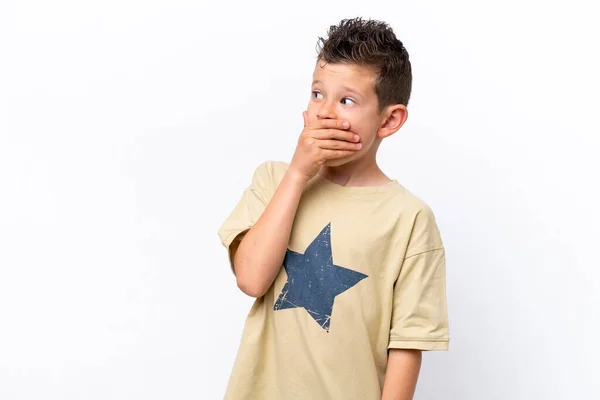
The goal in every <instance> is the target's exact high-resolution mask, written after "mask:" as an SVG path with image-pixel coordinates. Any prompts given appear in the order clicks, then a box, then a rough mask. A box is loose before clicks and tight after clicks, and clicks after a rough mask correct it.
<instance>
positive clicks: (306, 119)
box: [302, 111, 308, 127]
mask: <svg viewBox="0 0 600 400" xmlns="http://www.w3.org/2000/svg"><path fill="white" fill-rule="evenodd" d="M302 119H303V120H304V126H305V127H306V126H307V125H308V113H307V112H306V111H302Z"/></svg>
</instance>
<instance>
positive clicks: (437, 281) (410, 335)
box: [388, 206, 450, 350]
mask: <svg viewBox="0 0 600 400" xmlns="http://www.w3.org/2000/svg"><path fill="white" fill-rule="evenodd" d="M449 340H450V339H449V327H448V308H447V300H446V253H445V249H444V247H443V244H442V240H441V237H440V233H439V230H438V227H437V224H436V222H435V217H434V215H433V212H432V211H431V209H430V208H429V207H428V206H426V207H425V208H424V209H423V210H421V211H420V212H419V213H418V214H417V216H416V218H415V222H414V227H413V230H412V233H411V237H410V240H409V244H408V249H407V252H406V256H405V257H404V260H403V262H402V265H401V267H400V273H399V275H398V278H397V280H396V282H395V284H394V291H393V309H392V322H391V328H390V340H389V345H388V348H398V349H420V350H448V344H449Z"/></svg>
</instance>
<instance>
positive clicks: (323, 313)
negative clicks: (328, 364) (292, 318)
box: [274, 223, 367, 332]
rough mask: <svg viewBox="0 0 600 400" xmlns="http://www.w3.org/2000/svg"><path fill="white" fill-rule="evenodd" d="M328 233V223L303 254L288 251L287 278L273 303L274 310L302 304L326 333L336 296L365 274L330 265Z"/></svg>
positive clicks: (286, 257) (331, 259)
mask: <svg viewBox="0 0 600 400" xmlns="http://www.w3.org/2000/svg"><path fill="white" fill-rule="evenodd" d="M330 232H331V223H329V224H327V226H325V228H323V230H322V231H321V233H319V235H318V236H317V237H316V238H315V240H313V242H312V243H311V244H310V245H309V246H308V248H307V249H306V251H305V252H304V254H301V253H296V252H295V251H292V250H290V249H288V250H287V252H286V254H285V258H284V260H283V266H284V268H285V271H286V272H287V276H288V281H287V283H286V284H285V286H284V287H283V289H282V291H281V294H280V295H279V298H277V301H276V302H275V306H274V309H275V311H277V310H284V309H286V308H300V307H303V308H304V309H305V310H306V311H307V312H308V314H309V315H310V316H311V317H313V319H314V320H315V321H317V323H318V324H319V325H320V326H321V327H322V328H323V329H325V331H327V332H329V322H330V319H331V314H332V311H333V301H334V299H335V296H337V295H338V294H340V293H342V292H345V291H346V290H348V289H350V288H351V287H352V286H354V285H356V284H357V283H358V282H360V281H361V280H363V279H364V278H366V277H367V275H365V274H361V273H360V272H357V271H353V270H351V269H347V268H343V267H340V266H339V265H334V264H333V258H332V254H331V233H330Z"/></svg>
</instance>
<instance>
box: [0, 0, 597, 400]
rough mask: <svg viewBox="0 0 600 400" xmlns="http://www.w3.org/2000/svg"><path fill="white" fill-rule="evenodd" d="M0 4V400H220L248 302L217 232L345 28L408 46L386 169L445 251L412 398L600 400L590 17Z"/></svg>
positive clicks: (491, 6)
mask: <svg viewBox="0 0 600 400" xmlns="http://www.w3.org/2000/svg"><path fill="white" fill-rule="evenodd" d="M0 4H1V6H0V30H1V31H0V41H1V42H0V45H1V48H0V85H1V86H0V106H1V107H0V139H1V141H0V191H1V193H0V194H1V196H0V398H1V399H3V400H13V399H14V400H16V399H36V400H37V399H69V400H70V399H144V400H148V399H177V400H185V399H218V398H222V396H223V393H224V390H225V386H226V384H227V380H228V378H229V373H230V370H231V366H232V363H233V361H234V357H235V354H236V351H237V347H238V344H239V340H240V336H241V332H242V327H243V323H244V319H245V317H246V313H247V312H248V310H249V307H250V305H251V302H252V299H251V298H249V297H247V296H245V295H244V294H243V293H242V292H241V291H239V289H237V287H236V284H235V280H234V277H233V275H232V274H231V272H230V270H229V267H228V264H227V258H226V251H225V249H224V248H223V247H222V245H221V243H220V242H219V238H218V236H217V229H218V228H219V226H220V224H221V223H222V222H223V220H224V219H225V218H226V217H227V215H228V213H229V212H230V211H231V209H232V208H233V206H234V205H235V204H236V203H237V201H238V199H239V197H240V196H241V193H242V191H243V189H244V188H245V187H246V186H247V185H249V183H250V179H251V176H252V172H253V170H254V168H255V167H256V166H257V165H258V163H260V162H261V161H264V160H267V159H274V160H286V161H287V160H289V159H290V158H291V155H292V153H293V150H294V148H295V145H296V141H297V137H298V135H299V134H300V131H301V128H302V116H301V113H302V110H303V109H304V106H305V105H306V103H307V101H308V99H309V96H310V80H311V75H312V68H313V65H314V60H315V55H316V52H315V44H316V40H317V38H318V36H323V35H325V33H326V30H327V28H328V27H329V25H331V24H335V23H337V22H338V21H339V20H340V19H342V18H349V17H354V16H363V17H364V18H375V19H380V20H385V21H387V22H388V23H390V25H391V26H392V27H393V28H394V29H395V31H396V33H397V35H398V36H399V38H400V39H401V40H402V41H403V42H404V44H405V46H406V47H407V49H408V51H409V53H410V57H411V62H412V67H413V73H414V82H413V93H412V98H411V101H410V103H409V118H408V121H407V123H406V124H405V125H404V127H403V128H402V129H401V130H400V131H399V132H398V133H397V134H396V135H394V136H393V137H391V138H389V139H386V140H385V141H384V143H383V144H382V147H381V149H380V152H379V156H378V157H379V162H380V165H381V167H382V169H383V170H384V171H385V172H386V173H387V174H388V175H389V176H391V177H393V178H396V179H398V180H399V181H400V182H401V183H402V184H403V185H404V186H406V187H407V188H409V189H410V190H411V191H413V193H415V194H416V195H418V196H419V197H421V198H422V199H423V200H425V201H426V202H427V203H428V204H429V205H430V206H431V207H432V209H433V210H434V212H435V214H436V217H437V220H438V224H439V226H440V230H441V232H442V237H443V240H444V243H445V245H446V249H447V281H448V306H449V313H450V331H451V342H450V350H449V351H447V352H429V353H426V354H425V356H424V362H423V367H422V370H421V375H420V378H419V383H418V388H417V394H416V396H415V398H416V399H459V400H463V399H468V400H488V399H498V400H507V399H519V400H520V399H523V400H531V399H545V400H546V399H597V398H600V379H599V378H598V376H600V367H599V366H598V362H599V360H600V341H599V339H598V336H599V329H600V324H599V318H600V311H599V305H600V294H599V292H600V290H599V289H600V286H599V279H600V273H599V272H598V271H599V268H600V261H599V258H598V247H597V246H598V242H599V239H600V216H599V214H600V213H599V211H598V207H599V204H600V195H599V189H598V181H599V179H598V172H597V171H598V170H600V168H599V167H600V165H599V162H598V150H599V144H600V141H599V139H598V136H599V134H600V126H599V125H600V124H599V123H598V109H599V106H600V104H599V101H598V93H600V84H599V82H600V79H599V77H598V72H599V71H600V56H599V52H598V38H599V37H600V28H599V27H598V24H597V15H598V9H597V7H598V6H597V5H595V4H594V2H592V1H589V2H583V1H570V2H567V1H563V2H556V1H533V0H527V1H526V0H519V1H516V0H515V1H503V2H482V1H460V0H459V1H452V2H448V1H442V0H438V1H419V2H416V1H410V2H409V1H404V2H403V1H395V2H391V1H390V2H381V1H340V2H324V1H301V2H296V3H295V4H289V3H288V2H282V1H277V2H275V1H273V2H271V3H267V2H256V1H254V2H246V1H244V2H242V1H239V2H237V3H232V2H211V3H206V2H203V1H202V0H201V1H200V2H199V1H197V0H196V1H182V0H170V1H166V0H162V1H131V0H129V1H123V0H119V1H115V0H112V1H102V2H83V1H64V0H56V1H51V2H49V1H24V0H19V1H16V0H9V1H6V0H2V2H1V3H0Z"/></svg>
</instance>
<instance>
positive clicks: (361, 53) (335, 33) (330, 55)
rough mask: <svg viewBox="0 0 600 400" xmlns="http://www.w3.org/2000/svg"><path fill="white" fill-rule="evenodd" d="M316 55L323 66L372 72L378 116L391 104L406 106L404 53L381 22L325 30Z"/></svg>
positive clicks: (408, 78)
mask: <svg viewBox="0 0 600 400" xmlns="http://www.w3.org/2000/svg"><path fill="white" fill-rule="evenodd" d="M317 52H318V56H317V59H318V60H322V61H325V62H326V63H332V64H336V63H340V64H357V65H360V66H367V67H372V68H374V70H375V71H376V73H377V78H376V79H375V87H374V89H375V93H376V94H377V100H378V103H379V112H381V111H382V110H383V109H384V108H385V107H386V106H388V105H391V104H404V105H405V106H407V105H408V101H409V99H410V92H411V88H412V70H411V66H410V60H409V58H408V52H407V51H406V48H405V47H404V45H403V44H402V42H401V41H400V40H398V38H396V34H395V33H394V31H393V30H392V28H390V27H389V25H388V24H386V23H385V22H381V21H377V20H371V19H369V20H363V19H362V18H360V17H357V18H353V19H343V20H342V21H341V22H340V23H339V24H337V25H331V26H330V27H329V31H328V32H327V38H326V39H324V38H322V37H319V40H318V42H317Z"/></svg>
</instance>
